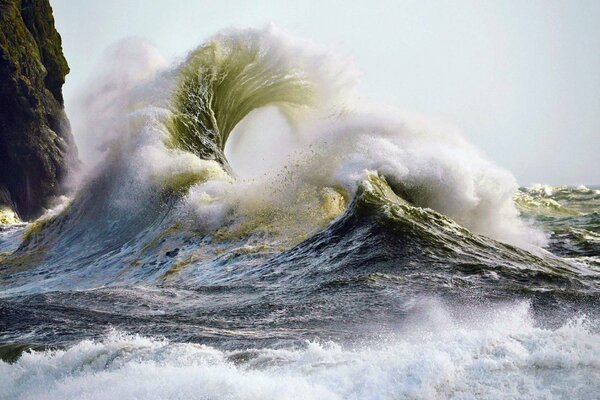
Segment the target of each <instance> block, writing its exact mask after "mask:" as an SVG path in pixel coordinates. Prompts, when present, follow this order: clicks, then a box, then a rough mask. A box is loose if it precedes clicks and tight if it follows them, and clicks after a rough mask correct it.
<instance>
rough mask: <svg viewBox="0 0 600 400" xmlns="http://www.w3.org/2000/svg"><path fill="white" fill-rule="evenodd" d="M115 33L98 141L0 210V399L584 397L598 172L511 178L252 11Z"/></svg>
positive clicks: (596, 335)
mask: <svg viewBox="0 0 600 400" xmlns="http://www.w3.org/2000/svg"><path fill="white" fill-rule="evenodd" d="M137 45H139V46H137ZM136 46H137V47H136ZM132 47H135V49H134V54H135V60H134V61H132V63H133V64H134V65H129V66H128V67H129V68H128V69H119V68H113V69H112V70H110V71H107V72H106V74H105V75H103V76H99V77H98V78H97V80H96V81H95V82H92V83H91V84H90V86H89V91H90V94H89V97H88V101H87V102H86V104H85V110H86V111H85V112H84V114H85V115H83V116H81V118H83V119H84V120H86V121H87V126H88V130H87V132H83V133H82V134H83V135H85V134H87V135H88V136H87V137H88V139H89V140H90V142H92V144H93V145H94V146H99V145H102V146H103V148H104V149H105V150H104V151H103V152H102V157H101V160H100V161H98V162H97V163H96V164H95V165H94V167H93V168H89V169H88V171H87V172H86V174H85V175H84V176H81V177H78V178H77V179H76V181H77V182H78V187H77V190H76V191H75V193H74V195H73V196H72V197H71V198H64V199H61V202H60V204H59V205H57V207H56V208H55V209H54V210H50V211H49V212H48V213H47V215H45V216H44V217H42V218H41V219H39V220H37V221H35V222H32V223H29V224H23V223H19V222H18V221H16V220H14V221H9V220H10V218H4V220H5V222H7V223H6V224H3V225H0V357H1V358H2V361H0V399H481V398H485V399H560V398H570V399H593V398H598V396H599V393H600V332H599V328H600V324H599V321H600V315H599V311H598V310H600V308H599V307H598V306H599V305H600V286H599V285H600V187H593V186H589V187H585V186H581V187H566V186H543V185H538V186H534V187H529V188H524V187H521V188H519V187H518V185H517V183H516V180H515V179H514V177H513V176H512V175H511V174H510V173H509V172H507V171H505V170H503V169H501V168H499V167H497V166H496V165H495V164H494V163H493V162H491V161H490V160H489V159H488V158H486V156H485V155H484V154H482V152H481V151H479V150H478V149H477V148H476V147H474V146H473V145H471V144H470V143H469V142H468V141H467V140H466V139H465V138H464V137H463V136H462V135H461V134H460V133H457V132H455V130H454V129H452V128H448V127H444V126H437V125H434V124H432V123H429V122H427V121H424V120H423V119H420V118H414V117H410V116H407V115H405V114H404V113H402V112H400V111H399V110H396V109H393V108H391V107H382V106H376V105H373V104H368V103H366V102H365V101H364V100H362V99H360V98H359V97H360V96H359V93H358V90H357V78H356V76H357V75H356V72H355V71H353V70H352V68H349V67H347V66H346V64H347V63H346V62H345V61H344V60H342V59H338V58H336V56H334V55H332V53H331V51H330V50H329V49H323V48H320V47H318V46H316V45H313V44H309V43H305V42H303V41H301V40H298V39H295V38H290V37H288V36H287V35H286V34H284V33H282V32H279V31H278V30H277V29H275V28H272V27H270V28H267V29H263V30H231V31H226V32H223V33H220V34H217V35H216V36H214V37H213V38H211V39H210V40H209V41H207V42H206V43H205V44H203V45H201V46H200V47H199V48H197V49H196V50H194V51H193V52H191V53H190V54H189V56H188V57H187V59H186V60H185V61H184V62H182V63H180V64H178V65H176V66H170V67H165V66H162V65H161V66H156V65H155V63H152V62H151V61H148V60H151V59H152V55H151V54H150V55H148V56H147V58H144V57H145V56H144V54H145V51H146V50H144V46H143V45H141V44H139V43H136V42H127V43H125V44H123V45H122V48H120V49H119V51H121V54H125V53H127V51H131V48H132ZM136 68H137V69H136ZM142 70H143V71H142ZM132 71H133V72H132ZM140 77H143V79H142V78H140ZM281 130H284V131H286V135H277V134H276V132H278V131H281ZM274 132H275V133H274ZM261 137H263V139H260V138H261ZM264 137H267V138H268V140H265V139H264ZM245 138H246V139H245ZM247 138H251V139H252V140H248V139H247ZM226 145H227V149H226ZM226 153H227V154H234V155H237V156H236V157H228V156H227V154H226ZM235 158H237V160H238V161H237V164H236V162H235ZM239 160H244V161H243V162H240V161H239ZM8 222H12V223H8Z"/></svg>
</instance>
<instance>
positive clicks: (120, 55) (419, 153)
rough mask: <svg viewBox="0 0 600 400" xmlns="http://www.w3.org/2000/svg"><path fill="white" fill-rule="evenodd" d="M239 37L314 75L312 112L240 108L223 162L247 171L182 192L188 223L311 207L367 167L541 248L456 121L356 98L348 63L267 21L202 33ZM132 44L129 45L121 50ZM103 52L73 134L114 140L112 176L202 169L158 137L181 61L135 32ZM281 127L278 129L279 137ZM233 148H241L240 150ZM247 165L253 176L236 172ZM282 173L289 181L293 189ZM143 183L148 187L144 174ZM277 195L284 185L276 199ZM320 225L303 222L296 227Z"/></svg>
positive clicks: (491, 232)
mask: <svg viewBox="0 0 600 400" xmlns="http://www.w3.org/2000/svg"><path fill="white" fill-rule="evenodd" d="M244 38H246V40H254V41H258V43H259V46H262V47H264V48H265V50H264V51H263V52H261V53H260V54H261V56H264V55H265V54H266V55H271V56H272V57H273V59H272V60H269V62H267V63H265V65H267V66H269V67H270V68H276V69H277V68H281V67H282V66H285V67H287V68H290V69H294V68H296V69H298V68H301V69H305V70H306V73H305V74H304V75H302V76H305V79H311V80H313V81H314V82H313V84H314V87H316V88H319V91H318V96H319V97H320V100H322V101H320V102H317V103H316V105H314V107H313V108H312V111H310V110H309V111H306V110H304V111H303V113H302V115H301V116H295V118H294V121H293V126H288V125H287V124H289V123H291V122H290V120H289V119H288V120H287V122H286V119H285V118H282V117H281V115H279V114H277V112H276V111H273V109H267V111H261V110H258V112H254V113H251V115H250V117H249V120H248V121H243V122H242V124H240V126H239V127H238V129H237V131H238V132H237V136H238V137H237V139H236V132H234V134H233V138H234V144H233V146H232V149H230V150H229V151H228V153H229V154H230V155H231V156H232V157H233V159H234V160H233V162H232V164H233V165H236V162H235V161H236V160H235V159H236V155H235V154H236V153H237V154H238V156H237V157H239V158H240V159H245V164H244V162H241V163H238V165H241V168H242V169H241V173H240V174H239V175H240V176H241V177H246V178H248V177H250V178H251V179H249V180H248V179H246V180H244V179H240V180H238V182H236V183H228V184H224V183H223V182H222V179H221V177H219V182H216V183H208V184H207V183H205V182H203V183H202V186H200V187H195V188H192V189H191V191H190V195H189V196H188V199H187V200H188V201H187V204H189V205H190V207H189V209H190V210H195V211H196V212H197V215H198V216H199V217H198V218H197V220H198V221H208V222H207V226H206V227H210V228H218V227H219V225H220V224H223V223H225V219H226V218H225V217H226V216H230V215H231V211H232V210H237V211H238V214H237V215H238V216H239V217H240V218H243V214H244V210H246V211H247V212H249V213H251V214H252V213H255V211H256V210H258V211H259V212H262V213H263V214H264V212H263V211H264V210H265V208H267V207H269V202H270V204H271V206H272V207H273V208H279V209H287V210H289V213H292V214H293V213H294V211H293V210H292V209H293V207H296V206H300V207H303V208H306V207H307V204H309V205H310V204H316V205H317V206H320V205H321V200H320V197H322V191H323V190H329V189H327V188H330V187H340V186H341V187H344V188H345V189H346V190H347V191H348V192H350V193H351V194H352V192H353V191H354V190H355V188H356V185H357V183H358V182H359V181H360V180H361V179H363V178H364V176H365V171H366V170H378V171H379V172H380V173H382V174H384V175H385V176H386V177H387V178H388V180H390V181H391V182H392V183H393V185H394V187H395V188H398V189H400V190H401V191H402V192H403V193H402V194H403V195H404V196H406V197H407V198H408V200H410V201H412V202H413V203H414V204H415V205H417V206H422V207H429V208H432V209H434V210H436V211H439V212H441V213H443V214H446V215H448V216H450V217H451V218H453V219H455V220H456V221H457V222H458V223H459V224H461V225H464V226H466V227H467V228H469V229H471V230H473V231H475V232H478V233H482V234H485V235H488V236H491V237H493V238H496V239H499V240H501V241H505V242H509V243H513V244H517V245H520V246H523V247H526V248H532V247H533V246H543V245H544V244H545V237H544V235H543V234H542V233H540V232H538V231H536V230H535V229H533V228H531V227H530V226H528V225H527V224H526V223H525V222H524V221H523V220H521V219H520V217H519V213H518V211H517V209H516V207H515V205H514V203H513V199H512V197H513V194H514V192H515V191H516V189H517V183H516V181H515V179H514V177H513V176H512V175H511V174H510V173H509V172H507V171H505V170H503V169H502V168H499V167H498V166H496V165H495V164H494V163H493V162H492V161H491V160H489V159H488V158H487V157H486V156H485V155H484V154H483V153H482V152H481V151H480V150H478V149H477V148H476V147H474V146H473V145H471V144H470V143H469V142H468V141H467V140H466V139H465V138H464V137H463V136H462V135H461V134H460V133H459V132H457V129H455V128H452V127H446V126H440V125H439V124H438V125H435V124H433V123H431V122H426V121H424V119H423V118H417V119H415V118H413V117H407V115H406V113H403V112H400V111H398V110H397V109H394V108H391V107H382V106H374V105H372V104H370V103H368V102H365V101H358V100H357V98H356V96H355V94H356V90H355V88H356V82H357V79H356V76H357V74H356V73H355V71H354V70H353V68H349V69H345V67H344V65H342V64H343V63H341V62H340V61H339V60H340V59H339V57H335V56H331V55H328V54H327V51H325V50H324V49H323V48H319V47H317V46H314V45H313V44H310V43H305V42H303V41H300V40H297V39H294V38H291V37H289V36H288V35H286V34H285V33H282V32H281V31H280V30H278V29H276V28H273V27H269V28H266V29H263V30H245V31H235V30H234V31H226V32H224V33H221V34H219V35H216V36H215V37H213V38H212V39H211V40H217V41H218V40H223V41H227V40H244ZM132 46H133V47H135V46H138V47H139V49H140V50H139V51H137V52H136V51H132V49H131V47H132ZM138 53H139V54H138ZM110 54H111V55H112V57H113V58H116V59H117V60H118V62H116V63H115V64H114V66H115V67H114V68H115V69H116V71H115V70H114V69H111V70H110V71H108V72H107V73H103V74H101V76H99V77H97V78H95V79H94V81H93V85H92V86H91V87H92V89H93V88H96V89H93V90H92V93H93V95H92V96H88V97H89V100H88V101H86V102H84V104H85V105H86V107H87V110H85V112H84V113H83V114H84V115H86V116H87V117H86V118H87V119H88V120H87V121H85V123H84V124H83V126H82V127H80V128H79V129H78V130H77V132H76V133H77V134H78V135H83V136H90V137H91V138H93V140H91V141H92V142H94V146H97V145H99V142H98V141H101V142H102V143H103V144H106V141H108V142H110V143H112V142H114V141H117V142H119V143H120V146H118V147H119V149H117V150H116V151H121V152H123V151H124V148H125V149H126V151H127V152H129V156H128V157H129V159H130V162H129V164H130V165H129V167H128V169H129V171H123V173H129V174H130V175H132V176H133V177H135V179H138V180H139V178H140V177H142V178H144V177H149V178H153V177H154V178H155V177H159V178H160V179H168V175H169V174H179V173H185V172H197V171H198V170H199V169H202V168H204V167H207V165H204V164H203V162H201V161H200V160H199V159H198V158H197V157H195V156H193V155H191V154H188V155H184V154H182V153H181V151H174V150H170V149H167V148H166V147H165V145H164V140H165V138H166V137H168V135H169V132H168V130H167V126H166V125H165V124H164V123H161V122H160V121H159V120H160V118H163V119H164V118H168V115H170V111H169V110H167V109H165V108H164V107H165V106H166V105H167V104H168V103H169V97H170V90H171V89H172V82H173V81H174V80H176V79H174V77H175V76H176V75H177V74H178V73H179V71H181V65H177V66H173V67H171V69H170V70H169V69H168V68H167V70H161V68H163V67H164V62H163V61H162V59H161V58H160V56H159V55H157V54H156V52H155V51H154V50H153V49H151V48H149V47H148V46H147V45H146V44H144V43H140V42H139V41H136V40H133V41H126V42H123V43H121V44H120V45H119V46H116V47H115V48H113V49H112V50H111V52H110ZM132 54H133V55H138V56H139V57H138V56H136V57H132ZM140 60H141V61H140ZM119 71H121V72H119ZM132 71H133V72H132ZM135 71H138V72H135ZM160 71H162V72H160ZM134 72H135V73H134ZM120 74H121V75H120ZM116 77H119V78H118V79H117V78H116ZM133 93H134V94H135V95H134V94H133ZM140 107H142V108H143V109H142V110H140ZM161 116H162V117H161ZM415 120H416V121H415ZM261 121H262V122H261ZM86 127H87V128H86ZM88 128H89V129H88ZM86 129H87V130H86ZM282 130H283V131H285V132H284V134H280V133H281V131H282ZM292 131H293V132H294V135H295V136H294V138H293V139H291V134H290V132H292ZM86 132H87V133H86ZM84 133H86V134H85V135H84ZM245 134H247V135H250V136H249V137H250V141H252V139H251V137H252V136H251V135H254V137H256V136H257V135H260V136H264V137H267V138H275V139H274V140H279V141H280V142H278V143H277V144H276V145H270V146H259V147H261V148H257V146H254V147H252V146H244V147H248V148H247V149H242V148H240V146H237V148H236V146H235V142H237V143H238V144H240V143H241V144H243V143H248V141H249V139H248V138H243V136H244V135H245ZM256 142H257V143H260V142H261V140H256ZM262 142H263V143H264V142H265V140H262ZM266 142H269V140H266ZM262 147H264V148H262ZM95 148H96V147H92V148H91V150H90V149H89V148H88V150H89V151H95V150H94V149H95ZM262 151H265V153H262V154H261V152H262ZM267 151H268V153H267ZM241 152H247V153H244V156H243V157H240V156H239V154H240V153H241ZM260 158H265V159H269V160H270V161H269V162H263V163H262V166H261V165H260V164H261V163H260V162H257V163H256V164H257V166H256V168H252V166H251V165H252V160H256V159H260ZM211 168H212V167H211ZM99 169H101V168H99ZM250 170H254V173H253V174H250V175H248V174H247V173H246V172H248V171H250ZM148 172H150V174H148ZM113 173H114V171H113ZM145 180H146V181H149V179H145ZM291 180H294V181H295V182H294V183H293V185H290V181H291ZM151 182H152V183H155V179H153V180H152V181H151ZM204 189H207V190H204ZM284 191H288V193H287V194H286V195H281V193H283V192H284ZM309 193H313V196H312V197H311V196H308V195H307V194H309ZM275 194H276V195H275ZM298 199H305V200H306V201H298ZM207 200H210V201H207ZM218 202H221V203H222V204H217V203H218ZM282 202H283V203H282ZM257 204H260V207H256V205H257ZM276 214H277V213H275V215H276ZM317 214H318V213H317ZM205 217H206V218H205ZM251 217H253V216H251ZM320 224H321V222H320V221H318V222H317V223H316V224H308V225H309V227H308V228H307V230H306V232H305V233H306V234H308V233H310V232H312V230H313V229H314V227H315V226H320ZM206 227H204V228H206Z"/></svg>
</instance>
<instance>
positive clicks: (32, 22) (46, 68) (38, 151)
mask: <svg viewBox="0 0 600 400" xmlns="http://www.w3.org/2000/svg"><path fill="white" fill-rule="evenodd" d="M68 72H69V66H68V64H67V61H66V60H65V57H64V55H63V53H62V44H61V38H60V35H59V34H58V32H57V31H56V29H55V27H54V18H53V16H52V8H51V6H50V3H49V0H0V205H2V204H5V205H8V206H10V207H11V208H12V209H13V210H15V211H16V213H17V214H18V215H19V216H20V217H21V218H22V219H27V220H29V219H33V218H36V217H38V216H39V215H40V214H41V213H42V212H43V210H44V207H45V206H47V204H48V201H49V200H50V199H51V198H52V197H53V196H56V195H58V194H61V193H62V192H63V190H64V189H63V187H62V182H63V179H64V177H65V175H66V173H67V169H68V168H69V167H70V166H72V165H75V163H76V160H77V150H76V148H75V144H74V142H73V137H72V135H71V130H70V125H69V121H68V120H67V117H66V115H65V112H64V107H63V105H64V104H63V96H62V86H63V84H64V82H65V76H66V75H67V73H68Z"/></svg>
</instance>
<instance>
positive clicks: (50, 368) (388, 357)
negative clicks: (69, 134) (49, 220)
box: [0, 304, 600, 399]
mask: <svg viewBox="0 0 600 400" xmlns="http://www.w3.org/2000/svg"><path fill="white" fill-rule="evenodd" d="M474 311H476V312H478V314H477V315H478V317H477V318H473V320H475V319H476V320H477V321H470V322H469V321H464V320H462V321H458V320H455V319H453V317H451V315H450V314H448V313H447V312H446V311H444V309H443V307H434V308H432V309H430V310H429V311H428V314H429V315H424V316H423V317H424V319H425V320H427V321H429V322H427V323H421V324H416V325H412V326H411V327H410V329H407V334H403V335H402V337H396V338H394V337H387V338H384V339H382V340H380V341H379V342H378V343H373V344H370V345H365V346H359V347H357V348H354V349H351V348H345V347H342V346H340V345H338V344H335V343H316V342H309V343H307V344H306V346H304V347H303V348H301V349H278V350H275V349H262V350H244V351H221V350H218V349H215V348H211V347H208V346H204V345H197V344H178V343H169V342H167V341H164V340H155V339H149V338H143V337H139V336H130V335H124V334H120V333H116V332H112V333H111V334H109V335H108V337H107V338H105V339H104V340H102V341H82V342H80V343H78V344H76V345H75V346H73V347H71V348H69V349H68V350H59V351H47V352H32V353H26V354H24V355H23V356H22V357H21V358H20V359H19V360H18V361H17V362H16V363H14V364H7V363H4V362H0V397H2V398H11V399H30V398H36V399H64V398H74V399H75V398H82V399H83V398H85V399H114V398H124V399H125V398H126V399H132V398H143V399H181V398H189V399H298V398H303V399H323V398H327V399H381V398H428V399H465V398H487V399H508V398H510V399H553V398H565V397H571V398H593V397H594V396H595V395H596V394H597V393H598V391H599V390H600V381H598V379H597V376H598V374H599V373H600V361H599V360H600V336H598V334H596V333H592V332H591V331H590V330H589V328H588V326H587V323H586V322H585V320H583V319H578V320H573V321H571V322H570V323H567V324H566V325H564V326H562V327H560V328H558V329H554V330H551V329H542V328H537V327H535V326H534V324H533V322H532V321H531V320H530V318H529V314H528V306H527V304H517V305H513V306H506V307H501V308H499V309H495V310H487V311H486V310H474ZM479 313H481V314H479Z"/></svg>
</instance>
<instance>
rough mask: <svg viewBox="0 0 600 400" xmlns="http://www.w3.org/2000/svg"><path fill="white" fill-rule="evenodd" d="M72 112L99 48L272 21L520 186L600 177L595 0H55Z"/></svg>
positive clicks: (365, 88) (162, 42)
mask: <svg viewBox="0 0 600 400" xmlns="http://www.w3.org/2000/svg"><path fill="white" fill-rule="evenodd" d="M51 4H52V6H53V8H54V16H55V19H56V24H57V28H58V30H59V32H60V33H61V35H62V38H63V47H64V51H65V55H66V57H67V60H68V62H69V65H70V67H71V73H70V74H69V76H68V77H67V84H66V86H65V88H64V90H65V98H66V103H67V112H69V108H70V105H72V104H73V101H74V98H75V96H74V95H75V91H76V90H79V89H80V88H81V85H82V84H83V83H84V82H85V81H86V79H87V78H88V77H89V76H90V75H91V73H92V70H93V67H94V65H95V64H96V62H97V61H98V59H99V57H100V55H101V53H102V51H103V50H104V49H105V48H106V47H107V46H108V45H110V44H112V43H114V42H116V41H118V40H119V39H122V38H124V37H127V36H141V37H143V38H145V39H147V40H148V41H149V42H150V43H152V44H153V45H155V46H156V47H157V48H158V49H159V50H160V51H161V52H162V54H163V55H164V56H166V57H167V58H168V59H171V58H175V57H182V56H184V55H185V54H186V53H187V52H188V51H189V50H192V49H193V48H195V47H196V46H198V45H199V44H201V43H202V42H203V40H204V39H206V38H207V37H208V36H211V35H212V34H214V33H215V32H217V31H219V30H221V29H223V28H228V27H240V28H246V27H263V26H264V25H266V24H267V23H270V22H274V23H275V24H277V25H278V26H280V27H282V28H284V29H286V30H288V31H290V32H292V33H293V34H295V35H297V36H301V37H305V38H309V39H312V40H314V41H316V42H320V43H323V44H325V45H332V46H334V47H336V48H338V49H339V52H340V53H341V54H342V55H345V56H349V57H350V58H351V59H353V60H354V61H355V65H356V66H357V67H358V68H359V69H360V70H361V72H362V74H363V75H362V83H361V91H360V92H361V94H362V95H364V97H366V98H368V99H371V100H374V101H382V102H387V103H391V104H394V105H397V106H400V107H402V108H404V109H408V110H411V111H415V112H418V113H423V114H426V115H431V116H432V117H434V118H436V119H438V120H443V121H446V122H450V123H452V124H454V125H456V126H458V127H459V128H461V129H462V130H463V132H464V133H465V134H466V135H467V136H468V137H469V138H470V139H471V140H472V141H473V142H474V143H475V144H477V145H478V146H479V147H481V148H482V149H483V150H484V151H485V152H486V153H487V154H488V155H489V156H490V157H491V158H492V159H493V160H495V161H496V162H497V163H498V164H499V165H501V166H503V167H505V168H507V169H508V170H510V171H512V172H513V173H514V174H515V176H516V177H517V179H518V180H519V182H520V183H521V184H526V185H527V184H531V183H551V184H600V156H599V153H600V23H599V21H600V1H596V0H590V1H567V0H564V1H553V0H545V1H531V0H514V1H513V0H506V1H422V0H421V1H399V0H392V1H374V0H371V1H349V0H346V1H326V0H319V1H304V0H293V1H288V0H279V1H244V0H235V1H234V0H219V1H217V0H212V1H211V0H208V1H206V0H202V1H200V0H197V1H193V0H51Z"/></svg>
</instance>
